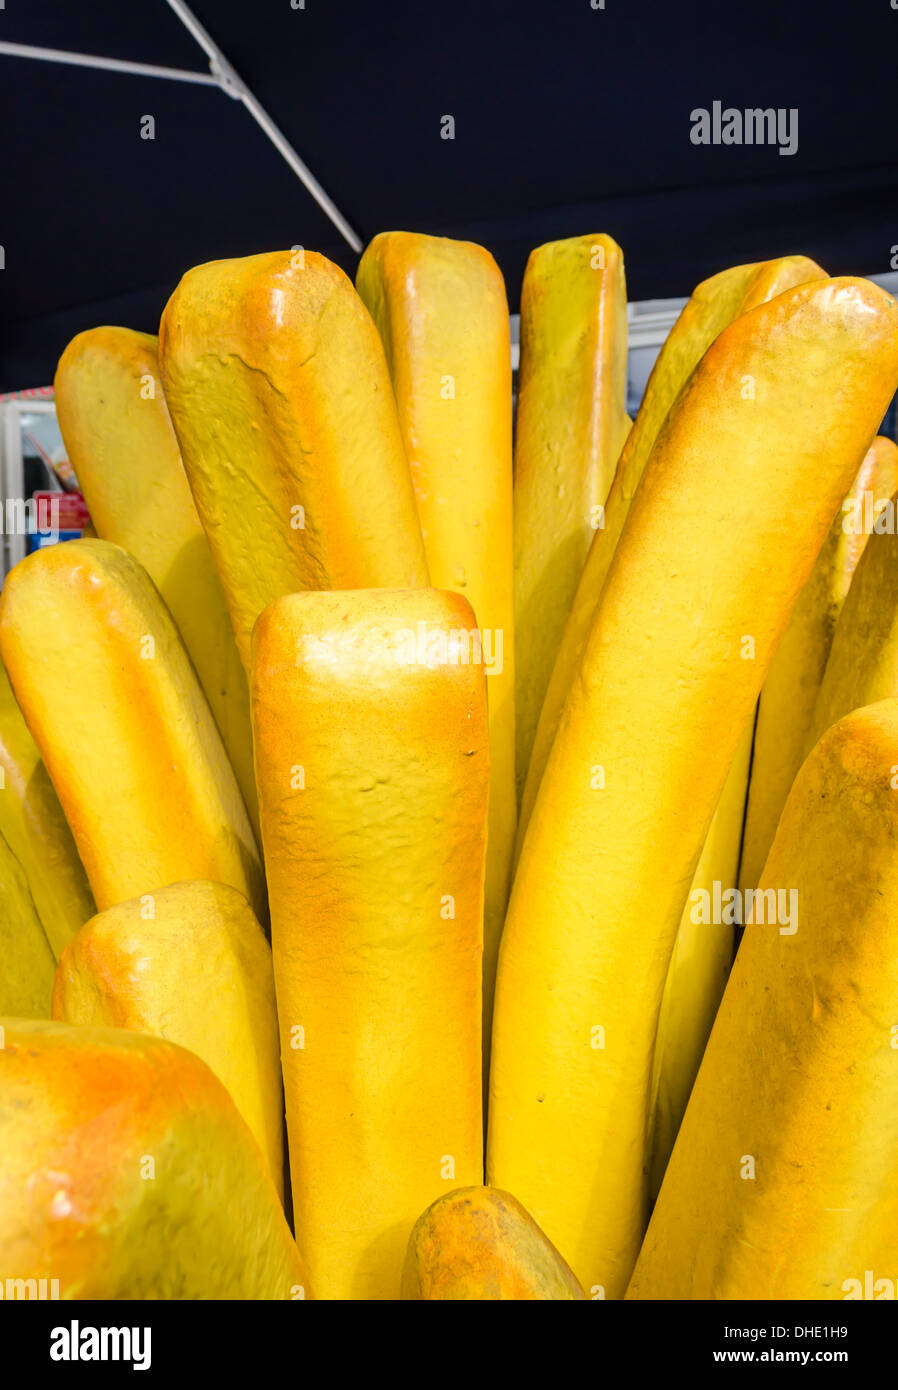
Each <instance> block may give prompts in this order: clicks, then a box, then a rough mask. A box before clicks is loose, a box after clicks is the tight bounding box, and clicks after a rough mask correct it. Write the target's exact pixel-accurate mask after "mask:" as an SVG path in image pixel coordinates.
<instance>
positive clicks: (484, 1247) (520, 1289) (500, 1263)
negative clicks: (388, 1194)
mask: <svg viewBox="0 0 898 1390" xmlns="http://www.w3.org/2000/svg"><path fill="white" fill-rule="evenodd" d="M402 1297H403V1299H408V1300H413V1301H414V1300H417V1301H428V1302H432V1301H435V1300H440V1301H446V1300H454V1301H458V1300H466V1301H480V1302H502V1301H506V1300H514V1301H517V1302H521V1301H524V1302H533V1301H535V1300H547V1299H557V1300H565V1301H567V1302H571V1301H573V1300H578V1299H579V1300H581V1301H582V1300H583V1299H585V1298H586V1295H585V1294H584V1292H583V1290H582V1289H581V1287H580V1285H579V1284H578V1283H577V1280H576V1279H575V1278H574V1275H573V1274H572V1273H571V1271H570V1269H569V1268H568V1266H567V1265H566V1264H565V1262H564V1260H563V1259H562V1258H561V1256H560V1255H559V1253H558V1251H557V1250H556V1249H555V1247H554V1246H553V1245H552V1243H551V1241H548V1240H547V1239H546V1237H545V1236H544V1235H543V1233H542V1231H541V1230H540V1229H539V1227H538V1226H537V1224H536V1222H535V1221H534V1220H533V1218H532V1217H531V1216H530V1215H529V1214H528V1213H527V1212H526V1211H525V1210H524V1208H523V1207H522V1206H521V1204H520V1202H519V1201H517V1199H516V1198H514V1197H512V1195H511V1193H510V1192H500V1191H499V1190H498V1189H497V1188H495V1187H462V1188H459V1189H458V1190H457V1191H455V1192H450V1193H448V1194H447V1196H445V1197H439V1198H438V1199H437V1200H436V1201H435V1202H434V1203H433V1204H432V1205H431V1206H429V1207H428V1208H427V1211H425V1212H424V1214H423V1216H420V1217H419V1218H418V1220H417V1221H416V1222H415V1228H414V1230H413V1231H412V1234H411V1236H410V1237H409V1243H408V1253H407V1255H406V1259H405V1267H404V1269H403V1272H402Z"/></svg>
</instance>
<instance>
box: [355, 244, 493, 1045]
mask: <svg viewBox="0 0 898 1390" xmlns="http://www.w3.org/2000/svg"><path fill="white" fill-rule="evenodd" d="M357 281H358V290H359V294H360V295H361V297H362V299H363V300H364V302H365V304H366V305H367V306H368V309H369V310H370V312H371V314H372V317H373V318H374V322H375V323H376V324H377V327H378V330H379V332H380V335H381V338H382V339H383V343H384V348H385V351H386V355H387V362H388V363H389V367H390V374H391V377H392V381H393V390H394V392H395V394H396V405H397V409H398V413H399V423H400V426H401V429H402V438H403V441H404V444H405V451H406V454H407V456H408V461H409V467H410V469H411V475H412V483H413V486H414V490H415V502H416V505H417V508H418V517H419V519H420V522H421V533H422V535H423V537H424V549H425V552H426V555H427V566H428V569H429V572H430V582H431V584H432V585H433V586H434V588H437V589H449V590H454V591H455V592H456V593H460V594H462V595H463V596H464V597H465V598H466V599H467V600H468V602H469V603H470V604H471V607H472V608H473V609H474V613H475V615H476V620H477V623H478V625H479V626H480V627H481V629H483V630H484V650H487V647H486V643H487V641H488V642H489V648H488V650H489V654H490V656H491V657H492V658H493V665H492V667H491V668H490V669H489V671H488V677H487V690H488V695H489V729H490V764H491V774H490V805H489V836H488V841H487V856H486V888H485V907H484V952H483V1002H484V1037H485V1038H487V1039H488V1038H489V1026H490V1017H491V1014H492V1000H493V993H494V990H495V979H496V959H497V956H498V952H499V937H500V934H501V931H502V923H503V921H504V919H505V908H506V906H507V903H508V877H509V871H510V868H511V852H512V847H513V845H514V832H515V823H516V820H517V806H516V800H515V787H514V757H515V752H514V738H515V733H514V729H515V707H514V698H515V635H514V591H513V549H512V456H511V348H510V343H509V326H508V304H507V302H506V298H505V284H504V282H503V279H502V274H501V272H500V270H499V267H498V266H497V265H496V262H495V261H494V260H493V258H492V256H491V255H490V254H489V252H488V251H485V250H484V248H483V247H482V246H477V245H475V244H474V243H473V242H470V241H451V240H449V239H448V238H446V237H432V236H421V235H418V234H415V233H411V232H383V233H381V234H380V235H379V236H376V237H375V238H374V240H373V241H372V242H371V245H370V246H369V247H368V248H367V250H366V251H365V254H364V255H363V257H362V260H361V263H360V265H359V269H358V276H357ZM500 643H501V646H500Z"/></svg>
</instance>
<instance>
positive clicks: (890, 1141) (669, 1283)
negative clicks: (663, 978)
mask: <svg viewBox="0 0 898 1390" xmlns="http://www.w3.org/2000/svg"><path fill="white" fill-rule="evenodd" d="M896 748H898V701H896V700H888V701H883V702H882V703H880V704H876V705H873V706H868V707H867V708H865V709H862V710H858V711H856V712H855V713H853V714H851V715H849V716H848V717H847V718H846V719H844V720H843V721H842V722H841V723H840V724H837V725H836V726H835V727H834V728H832V729H830V731H829V732H828V733H827V735H826V736H825V738H824V739H822V740H821V742H820V743H819V744H818V745H817V747H816V748H815V749H814V751H813V753H812V754H811V756H810V757H809V758H808V759H807V761H806V762H805V763H804V765H803V766H802V768H801V770H800V771H799V773H798V776H797V777H796V779H795V782H794V784H793V787H792V790H791V792H790V794H789V798H788V800H787V802H786V806H785V809H784V811H783V815H782V819H781V820H780V823H779V828H778V830H777V832H776V838H775V839H774V842H773V846H772V848H771V850H770V854H769V857H768V859H767V863H766V865H765V868H764V873H763V875H762V877H761V883H760V888H761V889H763V890H765V891H768V890H771V889H772V890H776V891H777V892H780V891H781V892H783V893H785V894H787V895H788V894H794V895H796V897H797V916H796V917H795V918H794V925H795V926H796V928H797V929H796V930H794V931H792V930H791V928H789V927H787V929H786V931H785V932H783V931H782V926H783V921H782V917H780V916H779V913H778V915H777V921H776V922H774V923H773V924H770V923H769V922H767V921H766V920H765V922H764V923H761V922H757V923H755V924H753V925H749V926H747V927H746V930H745V936H744V937H743V940H742V944H741V946H740V947H739V953H738V955H737V957H736V964H735V966H734V967H733V973H732V976H731V978H730V982H729V984H728V986H727V990H726V994H725V996H724V999H723V1003H722V1005H721V1008H720V1013H719V1014H718V1017H717V1022H716V1023H715V1025H714V1031H713V1033H712V1035H711V1040H710V1042H709V1044H708V1050H707V1052H706V1053H705V1057H704V1060H703V1062H702V1066H701V1070H700V1072H699V1075H698V1080H697V1081H696V1084H695V1090H694V1091H693V1094H692V1099H691V1100H690V1102H689V1108H688V1110H687V1112H686V1118H685V1120H684V1121H683V1127H682V1129H681V1131H680V1136H679V1138H678V1140H677V1144H676V1148H675V1149H674V1152H673V1157H672V1158H671V1161H670V1166H669V1168H668V1171H667V1177H666V1178H665V1181H664V1186H663V1187H662V1189H661V1196H660V1197H659V1199H658V1204H657V1206H656V1207H655V1211H654V1215H653V1217H652V1222H651V1225H650V1227H649V1231H648V1234H647V1236H646V1240H645V1244H644V1246H643V1249H642V1253H641V1254H640V1257H639V1263H638V1265H637V1266H636V1271H635V1274H634V1276H633V1281H632V1284H631V1286H630V1290H629V1293H628V1297H631V1298H642V1299H666V1298H672V1299H752V1300H754V1299H773V1298H777V1299H780V1298H781V1299H836V1300H840V1299H844V1298H845V1296H846V1292H848V1290H847V1289H846V1281H849V1280H853V1279H854V1280H859V1281H860V1284H861V1285H863V1283H864V1276H865V1272H866V1271H867V1270H871V1271H873V1273H874V1275H875V1277H876V1278H879V1277H881V1276H886V1278H887V1279H889V1280H891V1279H893V1278H894V1275H893V1274H892V1273H890V1271H893V1270H894V1269H895V1268H896V1266H898V1192H896V1187H895V1171H896V1167H898V1128H896V1125H895V1114H896V1112H898V1070H896V1067H895V1050H894V1041H895V1034H894V1029H895V1009H894V997H895V989H894V981H895V978H896V972H898V856H896V854H895V841H896V838H898V796H896V794H895V791H894V789H893V770H894V764H895V749H896ZM859 846H863V852H861V853H859V852H858V848H859ZM766 915H767V914H766V910H765V919H766ZM785 915H789V913H788V908H787V912H786V914H783V916H785ZM893 1293H894V1290H893ZM854 1296H855V1297H856V1296H857V1294H856V1293H855V1295H854ZM815 1321H818V1320H817V1319H815ZM820 1321H822V1319H820Z"/></svg>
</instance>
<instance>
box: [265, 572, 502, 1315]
mask: <svg viewBox="0 0 898 1390" xmlns="http://www.w3.org/2000/svg"><path fill="white" fill-rule="evenodd" d="M419 624H421V625H423V635H422V637H421V645H420V649H419V647H418V637H419V634H421V633H422V628H421V627H419ZM473 624H474V618H473V614H472V610H471V607H470V605H469V604H468V603H467V602H466V601H465V600H464V599H463V598H461V597H459V596H458V595H456V594H450V593H441V592H438V591H437V590H434V589H418V590H405V591H398V590H396V591H383V590H380V591H372V590H359V591H355V592H343V593H322V594H311V593H310V594H294V595H291V596H289V597H287V598H283V599H279V600H278V601H277V602H276V603H274V604H272V605H271V607H270V608H268V609H266V611H265V612H264V613H263V614H262V617H261V618H260V619H259V622H258V623H257V625H256V631H255V635H254V639H253V651H254V662H253V679H252V692H253V728H254V734H255V749H256V770H257V779H258V783H259V797H260V806H261V812H262V838H263V842H264V847H265V862H266V866H267V870H268V882H269V891H270V898H271V932H272V948H273V953H274V973H275V984H276V987H277V1001H278V1016H279V1021H280V1029H281V1056H282V1062H283V1069H284V1084H285V1091H286V1105H287V1131H288V1140H289V1149H290V1164H291V1177H292V1191H293V1206H294V1215H295V1222H296V1234H297V1240H298V1242H299V1245H300V1247H301V1248H302V1250H303V1253H304V1254H305V1256H306V1259H307V1260H308V1262H309V1272H310V1275H311V1278H312V1283H313V1285H314V1288H315V1292H316V1295H317V1296H318V1297H319V1298H328V1299H339V1298H374V1299H393V1298H396V1297H397V1295H398V1291H399V1284H400V1278H401V1272H402V1265H403V1261H404V1258H405V1251H406V1245H407V1242H408V1237H409V1233H410V1232H411V1229H412V1226H413V1225H414V1223H415V1221H416V1220H417V1218H418V1216H420V1214H421V1212H422V1210H423V1209H424V1208H425V1207H426V1206H428V1204H429V1203H430V1202H432V1201H434V1199H435V1198H436V1197H438V1196H440V1195H441V1194H442V1193H443V1192H445V1191H447V1190H449V1189H451V1188H452V1187H455V1186H458V1185H459V1184H463V1185H469V1184H472V1183H479V1182H480V1181H481V1180H482V1170H483V1160H482V1102H481V1055H480V1026H481V1020H480V1013H481V956H482V947H483V934H482V913H483V861H484V850H485V844H484V841H485V834H486V803H487V793H488V785H489V782H488V779H489V744H488V733H487V714H486V688H485V687H486V680H485V677H484V673H483V668H482V666H478V665H475V664H472V663H471V662H468V663H463V662H462V661H461V660H460V659H458V658H459V655H460V651H461V647H460V644H459V643H458V641H457V640H452V641H450V636H449V635H450V634H452V633H456V634H458V633H462V632H466V631H467V630H469V629H470V628H471V627H472V626H473ZM441 646H442V650H441Z"/></svg>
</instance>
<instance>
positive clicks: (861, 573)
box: [803, 494, 898, 762]
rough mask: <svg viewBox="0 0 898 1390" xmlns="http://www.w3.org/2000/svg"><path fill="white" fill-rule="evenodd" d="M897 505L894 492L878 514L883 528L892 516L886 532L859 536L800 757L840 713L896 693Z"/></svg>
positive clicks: (896, 497) (897, 650)
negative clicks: (860, 544)
mask: <svg viewBox="0 0 898 1390" xmlns="http://www.w3.org/2000/svg"><path fill="white" fill-rule="evenodd" d="M896 507H898V494H896V496H895V497H894V498H891V499H890V500H889V503H888V510H887V511H885V512H883V513H882V521H883V522H884V523H885V524H886V525H888V523H889V517H891V520H892V528H893V529H892V530H891V531H889V530H882V531H879V532H877V531H874V532H873V533H872V534H871V535H867V536H865V537H864V539H865V540H866V542H867V543H866V545H865V546H864V549H863V553H862V555H861V557H860V560H859V561H858V564H857V568H856V570H855V572H854V579H853V580H852V583H851V588H850V589H849V590H848V596H847V598H846V599H845V602H844V604H843V605H842V609H841V612H840V614H839V618H838V621H837V622H836V625H835V631H834V632H833V639H832V645H831V647H830V651H829V659H828V661H827V663H826V669H825V671H824V673H823V680H822V681H821V683H820V689H819V691H818V692H817V699H816V701H815V703H814V708H813V713H812V715H811V718H810V722H809V726H808V729H807V733H806V735H805V745H804V750H803V751H804V754H805V755H807V754H808V753H809V752H810V750H811V749H812V748H813V746H814V744H815V743H816V742H817V740H818V739H819V738H820V737H821V735H822V734H824V733H825V732H826V730H827V729H828V728H829V727H830V725H832V724H835V722H836V720H837V719H841V718H842V716H843V715H846V714H849V713H850V712H851V710H853V709H858V708H860V707H861V706H862V705H870V704H873V703H874V701H876V700H884V699H886V698H887V697H889V696H892V695H898V612H896V607H898V538H896V535H895V530H894V521H895V515H896ZM850 539H854V540H855V541H856V540H857V538H856V537H852V538H850ZM896 762H898V757H896Z"/></svg>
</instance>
